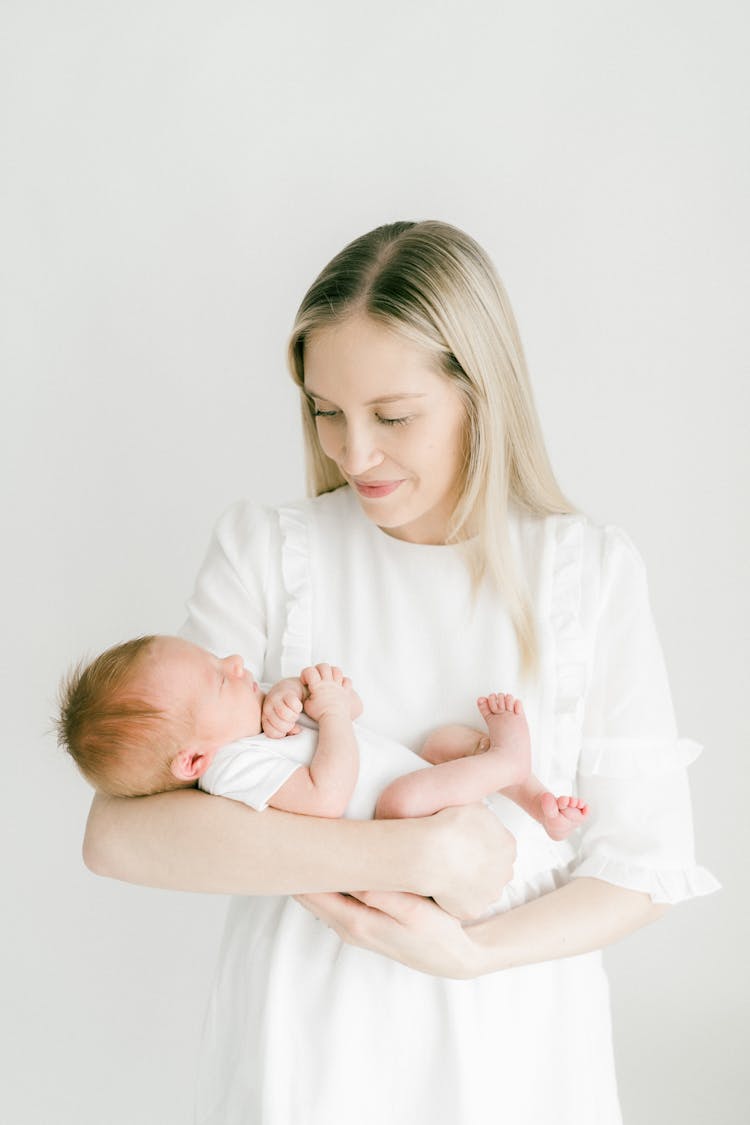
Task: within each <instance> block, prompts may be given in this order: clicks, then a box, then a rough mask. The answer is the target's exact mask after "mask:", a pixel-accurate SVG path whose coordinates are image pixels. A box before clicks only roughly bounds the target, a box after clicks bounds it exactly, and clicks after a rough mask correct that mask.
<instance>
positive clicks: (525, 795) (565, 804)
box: [503, 773, 589, 840]
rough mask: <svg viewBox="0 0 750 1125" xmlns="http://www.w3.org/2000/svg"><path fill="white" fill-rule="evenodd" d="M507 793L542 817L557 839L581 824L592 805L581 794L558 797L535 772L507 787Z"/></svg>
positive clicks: (545, 825)
mask: <svg viewBox="0 0 750 1125" xmlns="http://www.w3.org/2000/svg"><path fill="white" fill-rule="evenodd" d="M503 796H504V797H508V799H509V800H511V801H513V802H514V803H515V804H517V805H519V806H520V808H522V809H523V810H524V812H527V813H528V814H529V816H531V817H533V818H534V820H536V821H538V822H539V824H541V826H542V828H544V830H545V832H546V833H547V835H548V836H550V837H551V838H552V839H553V840H564V839H565V837H566V836H569V835H570V833H571V832H575V830H576V828H580V827H581V825H582V824H583V822H584V820H585V819H586V817H587V816H588V812H589V807H588V805H587V804H586V803H585V801H582V800H581V799H580V798H579V797H556V796H555V794H554V793H550V791H549V790H548V789H546V788H545V787H544V786H543V785H542V783H541V781H540V780H539V779H538V778H537V777H535V776H534V774H533V773H532V774H531V775H530V776H529V777H528V778H527V779H526V781H524V782H523V783H522V784H521V785H511V786H509V787H508V788H507V789H503Z"/></svg>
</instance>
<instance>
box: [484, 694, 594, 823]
mask: <svg viewBox="0 0 750 1125" xmlns="http://www.w3.org/2000/svg"><path fill="white" fill-rule="evenodd" d="M477 706H478V707H479V711H480V713H481V714H482V717H483V718H484V719H485V721H486V723H487V727H488V730H489V732H490V741H491V744H492V750H493V751H494V749H495V747H496V746H497V747H498V748H500V747H505V748H506V749H507V750H508V751H509V752H511V753H516V754H518V755H520V756H521V757H523V755H526V754H527V755H528V759H527V760H528V767H527V771H526V776H525V777H521V778H519V780H518V781H517V782H514V783H512V784H510V785H506V786H504V787H503V789H502V790H501V791H502V793H503V796H505V797H508V798H509V799H510V800H511V801H514V802H515V804H517V805H519V806H520V807H521V808H522V809H523V810H524V811H525V812H527V813H528V814H529V816H532V817H533V818H534V820H537V821H538V822H539V823H540V824H541V825H542V827H543V828H544V830H545V831H546V833H547V835H548V836H550V837H551V838H552V839H553V840H564V839H565V837H566V836H569V835H570V833H571V832H573V831H575V829H576V828H580V826H581V824H582V822H583V821H584V820H585V818H586V816H587V815H588V811H589V810H588V806H587V805H586V804H585V803H584V802H583V801H581V800H580V799H579V798H578V797H568V796H565V797H556V796H555V795H554V793H550V792H549V790H548V789H546V788H545V787H544V785H542V783H541V781H539V779H538V778H537V777H535V776H534V774H533V773H531V744H530V740H529V730H528V725H527V723H526V719H525V716H524V715H523V708H522V707H521V703H520V701H519V700H517V699H516V700H514V699H513V696H511V695H490V696H486V697H485V696H483V697H481V698H480V699H479V700H478V701H477ZM518 720H523V721H522V722H520V723H519V721H518ZM524 760H526V759H524Z"/></svg>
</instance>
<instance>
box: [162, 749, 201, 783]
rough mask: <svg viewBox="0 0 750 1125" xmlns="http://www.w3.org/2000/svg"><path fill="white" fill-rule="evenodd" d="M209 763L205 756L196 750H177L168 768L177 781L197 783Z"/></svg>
mask: <svg viewBox="0 0 750 1125" xmlns="http://www.w3.org/2000/svg"><path fill="white" fill-rule="evenodd" d="M209 761H210V759H209V757H208V755H207V754H201V753H200V752H199V751H197V750H189V749H184V750H178V751H177V753H176V754H175V756H174V758H173V759H172V761H171V762H170V763H169V768H170V770H171V772H172V773H173V774H174V776H175V777H176V778H177V779H178V781H197V780H198V778H199V777H202V776H203V774H204V773H205V772H206V770H207V769H208V766H209Z"/></svg>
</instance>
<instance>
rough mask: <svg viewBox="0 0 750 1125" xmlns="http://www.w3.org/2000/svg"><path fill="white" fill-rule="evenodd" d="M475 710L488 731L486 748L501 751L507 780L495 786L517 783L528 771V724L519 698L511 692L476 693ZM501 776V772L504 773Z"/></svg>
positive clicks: (527, 774) (521, 780) (529, 754)
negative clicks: (502, 693)
mask: <svg viewBox="0 0 750 1125" xmlns="http://www.w3.org/2000/svg"><path fill="white" fill-rule="evenodd" d="M477 707H478V708H479V713H480V715H481V716H482V718H483V719H484V721H485V722H486V724H487V730H488V731H489V733H490V747H489V751H490V752H493V751H495V752H499V753H501V754H502V758H503V764H504V765H505V766H506V768H507V778H508V780H507V781H505V780H503V783H502V785H499V786H498V788H500V789H504V788H506V786H509V785H520V784H521V783H522V782H523V781H525V780H526V778H527V777H528V776H529V774H530V773H531V740H530V738H529V725H528V723H527V722H526V716H525V715H524V712H523V707H522V705H521V700H520V699H516V698H515V697H514V696H512V695H501V694H495V693H494V692H493V693H492V695H480V697H479V699H478V700H477ZM504 777H505V773H504Z"/></svg>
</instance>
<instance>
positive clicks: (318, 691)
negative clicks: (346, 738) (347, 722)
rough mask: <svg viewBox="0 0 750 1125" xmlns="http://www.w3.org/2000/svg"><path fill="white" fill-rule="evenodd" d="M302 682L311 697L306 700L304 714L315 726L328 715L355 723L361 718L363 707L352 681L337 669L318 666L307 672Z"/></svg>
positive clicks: (308, 669) (307, 669)
mask: <svg viewBox="0 0 750 1125" xmlns="http://www.w3.org/2000/svg"><path fill="white" fill-rule="evenodd" d="M300 679H301V680H302V683H303V684H304V685H305V687H306V688H307V690H308V691H309V693H310V695H309V698H308V699H306V700H305V713H306V714H307V715H309V716H310V718H311V719H314V720H315V721H316V722H318V723H319V722H320V720H321V718H323V716H325V715H344V716H345V717H346V718H347V719H356V718H358V717H359V715H361V714H362V703H361V701H360V698H359V696H358V695H357V693H356V692H355V690H354V688H353V687H352V681H351V680H350V679H349V677H348V676H345V675H344V673H343V672H342V671H341V669H340V668H337V667H335V665H334V666H331V665H330V664H315V665H313V666H312V667H310V668H304V669H303V670H302V672H301V673H300Z"/></svg>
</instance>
